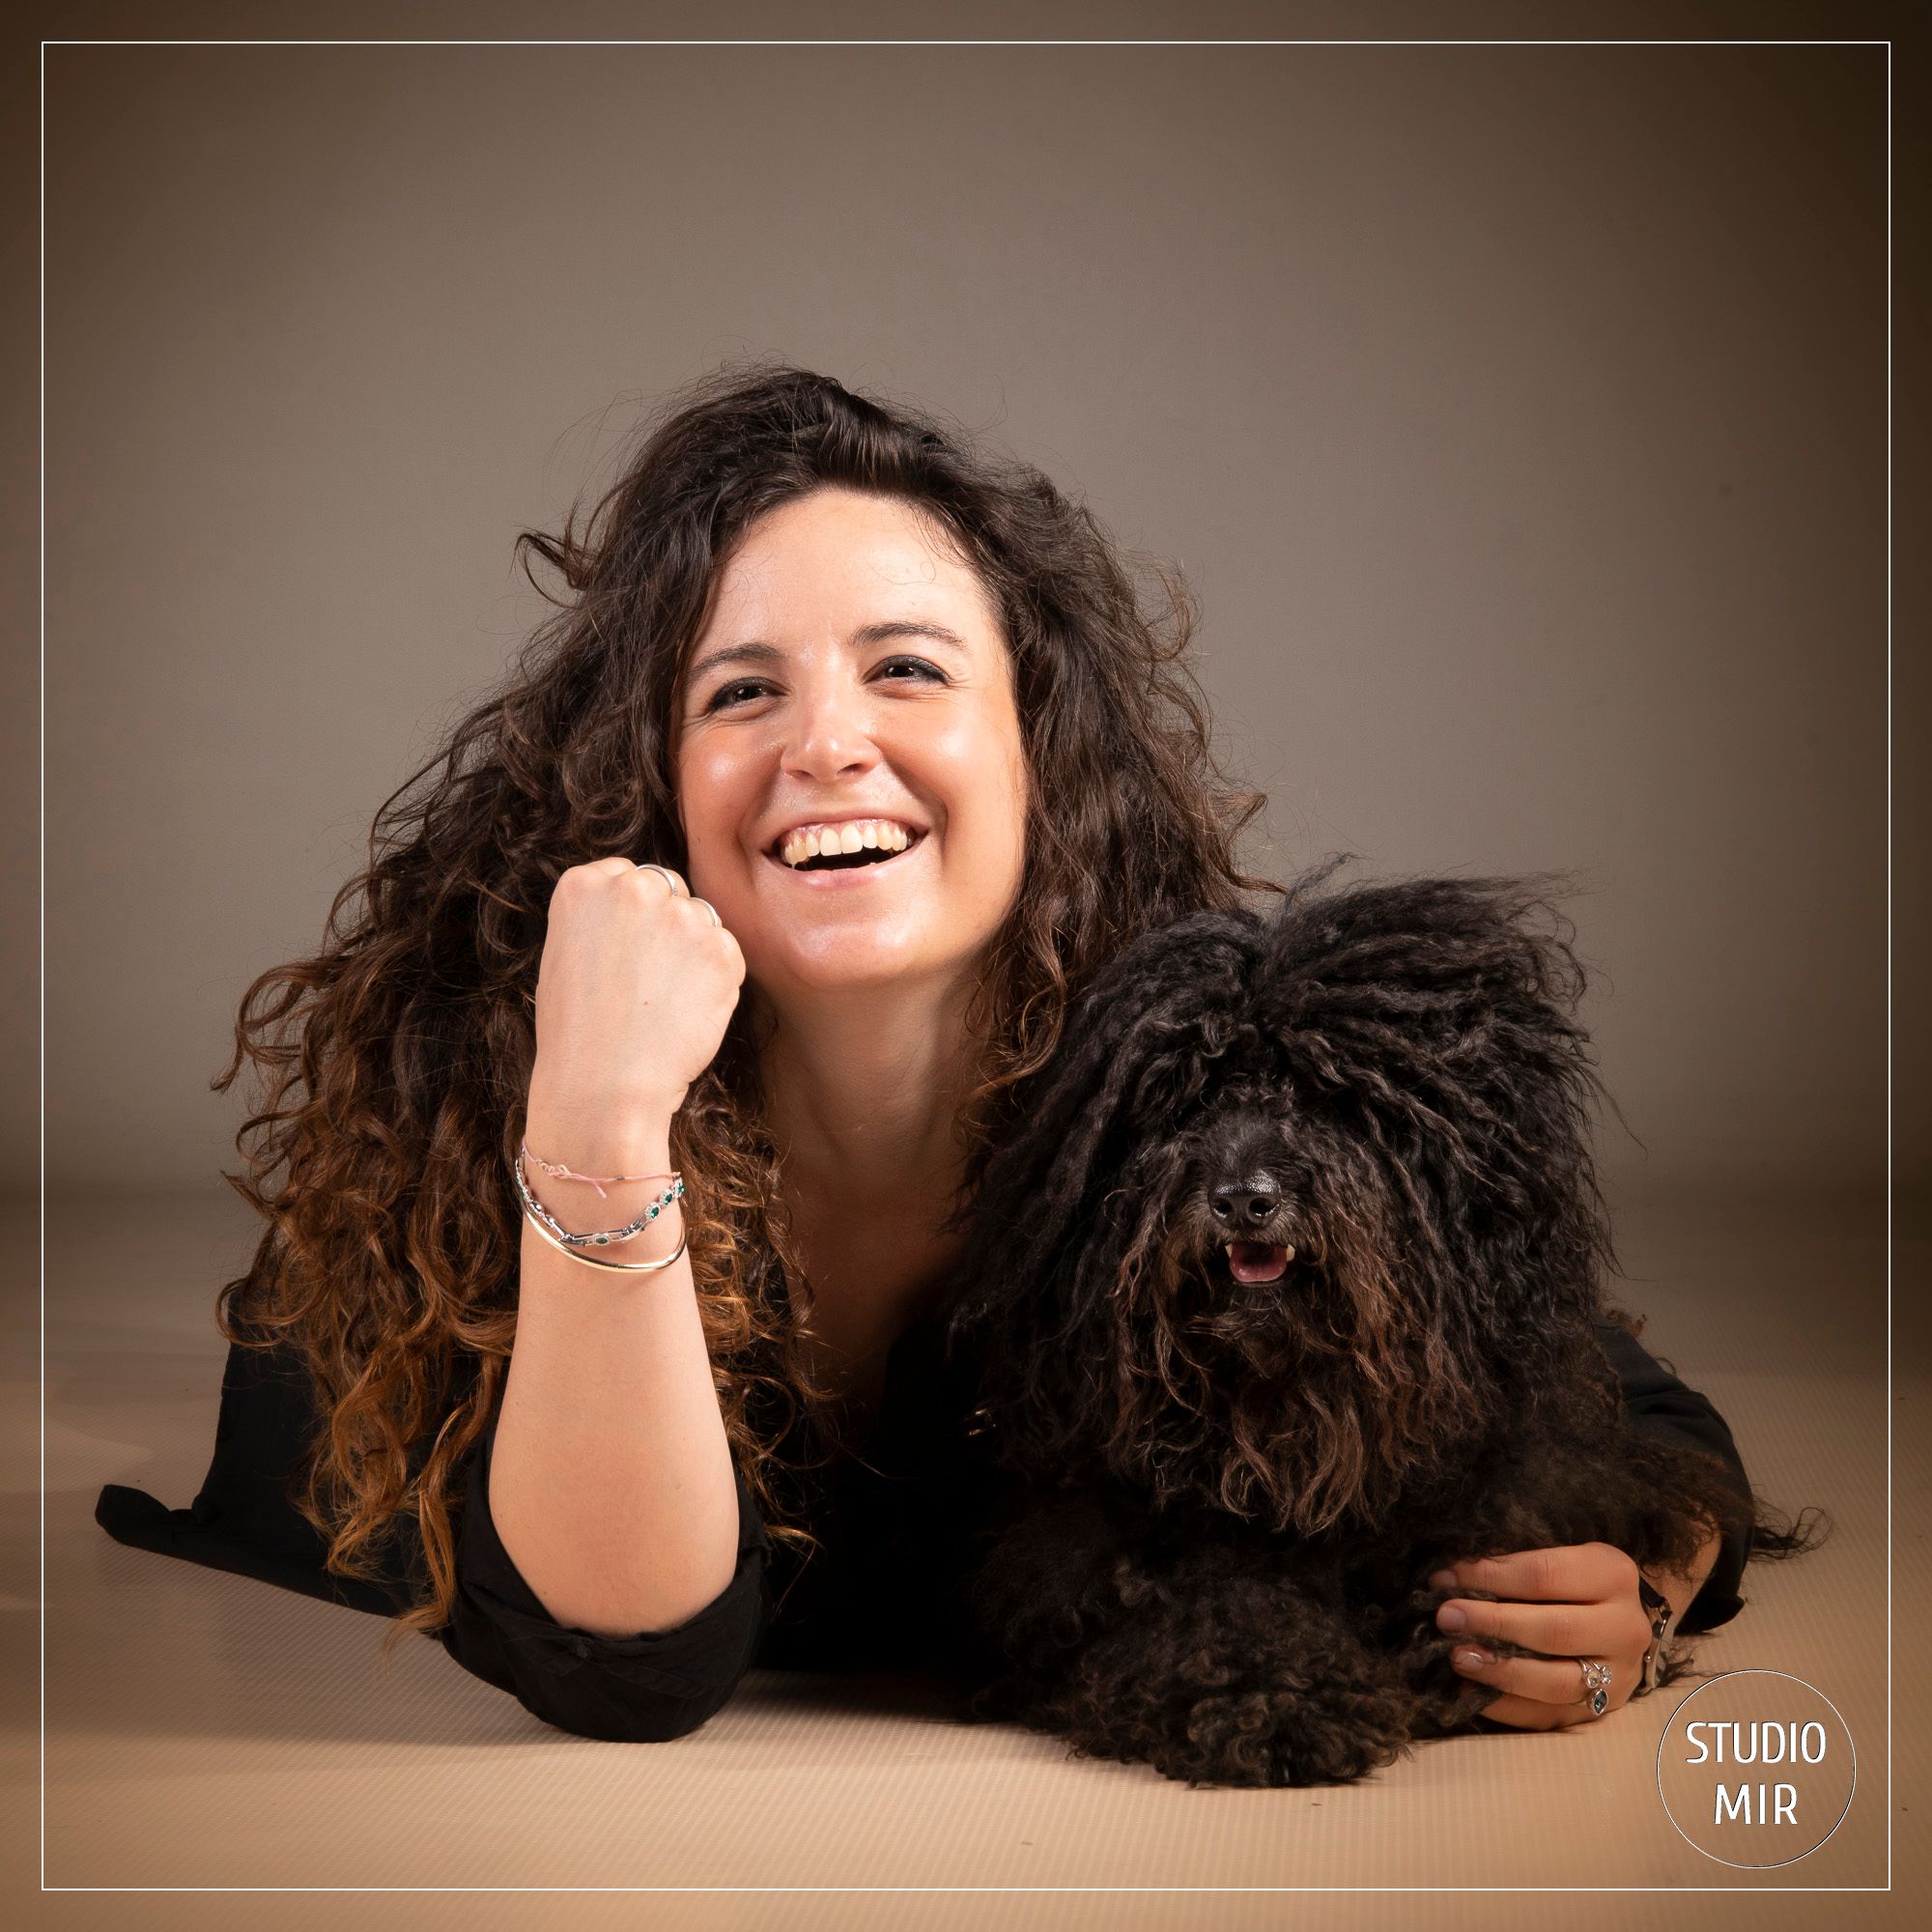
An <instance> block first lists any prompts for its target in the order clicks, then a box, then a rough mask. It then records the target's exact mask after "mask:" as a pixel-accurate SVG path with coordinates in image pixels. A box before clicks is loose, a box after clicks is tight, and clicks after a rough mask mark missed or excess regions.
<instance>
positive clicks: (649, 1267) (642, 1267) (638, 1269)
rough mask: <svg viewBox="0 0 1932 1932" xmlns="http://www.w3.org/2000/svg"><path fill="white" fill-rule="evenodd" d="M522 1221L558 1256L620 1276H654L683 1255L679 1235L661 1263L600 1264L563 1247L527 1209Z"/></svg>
mask: <svg viewBox="0 0 1932 1932" xmlns="http://www.w3.org/2000/svg"><path fill="white" fill-rule="evenodd" d="M525 1198H526V1201H527V1199H528V1197H527V1196H526V1197H525ZM524 1219H525V1220H526V1221H527V1222H528V1223H529V1224H530V1226H531V1227H532V1228H534V1229H535V1230H536V1231H537V1233H538V1234H539V1235H541V1236H543V1237H544V1239H545V1240H547V1241H548V1242H549V1243H550V1244H551V1246H552V1247H554V1249H555V1250H556V1251H557V1253H558V1254H560V1255H568V1256H569V1257H570V1259H571V1260H572V1261H574V1262H576V1263H578V1264H580V1265H581V1266H583V1267H592V1268H606V1269H609V1268H615V1269H616V1270H617V1271H618V1272H619V1273H622V1274H655V1273H656V1272H657V1270H658V1269H659V1268H668V1267H669V1266H670V1264H671V1263H672V1262H674V1261H676V1260H677V1258H678V1256H679V1255H681V1254H683V1252H684V1246H685V1236H682V1235H680V1236H678V1241H677V1246H676V1247H674V1248H673V1249H672V1250H671V1251H670V1253H669V1254H668V1255H667V1256H666V1257H665V1258H664V1260H663V1261H661V1262H600V1261H599V1260H598V1259H597V1258H596V1256H594V1255H581V1254H579V1253H578V1252H577V1250H576V1249H575V1248H567V1247H565V1246H564V1244H563V1243H562V1242H561V1241H559V1240H558V1239H557V1237H556V1236H554V1235H553V1234H552V1233H551V1231H550V1230H549V1229H548V1228H546V1227H545V1226H544V1224H543V1223H542V1222H541V1221H539V1220H538V1219H537V1217H536V1216H535V1215H534V1214H532V1213H531V1212H530V1210H529V1208H527V1207H526V1208H525V1209H524Z"/></svg>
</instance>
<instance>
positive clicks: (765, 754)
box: [676, 488, 1027, 1026]
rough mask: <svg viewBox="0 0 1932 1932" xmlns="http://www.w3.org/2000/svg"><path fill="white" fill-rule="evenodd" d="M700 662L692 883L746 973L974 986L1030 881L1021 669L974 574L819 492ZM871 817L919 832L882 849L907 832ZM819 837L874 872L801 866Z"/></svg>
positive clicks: (834, 982)
mask: <svg viewBox="0 0 1932 1932" xmlns="http://www.w3.org/2000/svg"><path fill="white" fill-rule="evenodd" d="M688 667H689V668H687V670H686V672H685V675H684V678H683V681H682V685H681V689H680V693H679V710H678V720H679V723H678V728H677V739H676V783H677V797H678V808H679V811H680V813H681V815H682V818H683V823H684V834H685V842H686V848H687V850H688V853H689V872H688V877H689V883H690V886H691V890H692V892H693V893H694V894H696V895H697V896H698V897H699V898H704V899H708V900H710V902H711V903H712V904H713V905H714V906H715V907H716V908H717V909H718V916H719V918H720V919H721V920H723V922H724V923H725V925H726V926H728V927H729V928H730V930H731V933H732V935H733V936H734V937H735V938H736V939H737V941H738V944H739V947H740V948H741V949H742V951H743V952H744V954H745V965H746V973H747V977H748V979H749V980H752V981H753V982H755V983H756V984H757V985H758V986H759V987H760V988H761V989H763V990H764V991H765V992H767V993H768V994H770V995H771V996H773V997H774V998H775V999H777V1001H778V1002H779V1003H780V1004H781V1005H782V1004H783V1002H784V1000H785V998H786V996H787V994H790V993H796V992H799V991H802V990H808V989H809V990H816V991H825V990H832V989H838V988H845V987H858V986H867V985H879V986H886V985H890V984H892V983H894V982H899V983H904V982H905V981H907V980H912V979H923V980H931V981H933V982H935V983H948V982H952V981H954V980H958V979H960V978H961V977H962V976H966V975H970V974H971V972H972V971H973V970H975V968H976V966H977V962H978V960H979V958H980V954H981V952H983V949H984V948H985V946H986V944H987V942H988V941H989V940H990V939H991V937H992V936H993V934H994V933H995V932H996V931H997V930H998V929H999V926H1000V924H1001V923H1002V922H1003V920H1004V919H1005V917H1006V914H1007V911H1008V909H1009V906H1010V905H1011V903H1012V899H1013V896H1014V894H1015V893H1016V892H1017V890H1018V887H1019V882H1020V873H1021V868H1022V865H1023V863H1024V859H1025V826H1026V785H1027V772H1026V761H1025V753H1024V750H1023V747H1022V744H1021V738H1020V727H1019V716H1018V712H1017V710H1016V709H1015V706H1014V697H1013V676H1012V667H1011V661H1010V657H1009V652H1008V649H1007V644H1006V640H1005V638H1004V636H1003V633H1002V628H1001V625H1000V621H999V618H998V616H997V614H996V613H995V611H994V609H993V607H992V604H991V601H990V600H989V598H988V597H987V594H986V591H985V589H984V587H983V585H982V584H981V583H980V579H979V577H978V576H977V574H976V573H975V572H974V571H973V570H972V569H971V568H969V567H968V566H967V565H966V564H964V563H962V562H960V561H959V560H958V559H957V558H956V557H955V556H954V555H953V554H952V553H951V552H950V551H949V550H947V549H946V548H945V547H944V542H943V538H942V537H941V536H940V535H939V534H938V533H937V532H935V531H933V530H932V529H931V528H930V527H929V526H927V525H925V524H924V523H923V520H922V518H921V517H920V515H919V513H918V512H917V511H915V510H914V509H913V508H912V507H911V506H910V505H908V504H907V503H905V502H903V501H901V500H900V499H897V498H888V497H874V496H868V495H866V494H864V493H862V492H858V491H852V490H845V489H837V488H824V489H820V490H816V491H814V492H813V493H812V494H811V495H810V496H808V497H799V498H796V499H794V500H793V501H791V502H789V503H785V504H783V505H781V507H779V508H778V509H776V510H773V511H770V512H768V513H767V514H766V515H765V516H764V517H762V518H761V519H760V520H759V521H758V522H757V523H756V524H754V525H753V527H752V528H751V530H750V531H749V532H748V533H747V535H746V537H745V539H744V541H743V542H742V543H741V544H740V546H739V548H738V550H737V551H736V553H735V554H733V555H732V557H731V559H730V561H729V562H728V563H727V564H726V566H725V570H724V573H723V575H722V577H721V580H720V582H719V585H718V594H717V597H716V599H715V601H714V605H713V610H712V614H711V616H710V618H709V620H708V621H707V623H706V625H705V628H704V630H703V632H702V633H701V635H700V636H699V637H698V639H697V640H696V644H695V645H694V646H693V648H692V650H691V652H690V655H689V659H688ZM874 821H887V822H889V824H890V825H893V826H898V827H903V828H905V829H906V830H907V831H908V832H909V833H910V834H911V835H913V837H912V842H911V843H910V844H909V845H908V846H907V848H906V849H905V850H903V851H899V852H896V853H893V854H892V855H891V856H890V857H888V856H886V854H887V851H888V850H889V849H890V847H891V845H892V844H893V843H894V842H895V838H896V835H895V834H894V833H892V832H890V831H887V832H884V834H883V838H882V842H881V844H879V845H874V844H872V843H871V842H869V840H868V839H867V836H866V832H865V830H864V829H863V828H866V827H867V826H871V825H872V824H873V822H874ZM842 826H850V827H851V828H852V832H851V834H850V835H848V834H846V833H845V832H843V831H841V830H840V828H841V827H842ZM806 830H810V831H812V832H813V833H814V834H815V835H816V842H817V844H818V846H819V849H820V851H821V853H822V852H823V851H824V850H825V849H826V845H827V835H830V837H831V838H832V839H833V840H834V841H836V842H834V843H833V844H832V849H833V850H835V851H839V852H841V853H842V850H843V848H844V847H845V846H847V845H850V844H852V843H853V842H854V838H857V840H858V842H859V845H860V849H861V851H862V852H863V853H865V854H866V856H867V858H868V859H873V863H870V864H854V863H853V862H852V861H851V860H847V861H846V862H845V867H838V868H831V869H820V868H818V867H805V868H800V867H799V866H798V865H797V864H796V863H787V858H786V850H787V847H789V851H790V855H791V859H792V861H793V862H796V860H797V859H798V858H799V856H800V854H801V852H802V851H803V850H804V849H806V848H805V847H804V845H803V841H802V837H801V836H800V835H802V833H803V832H804V831H806ZM874 854H877V857H876V859H874V858H873V855H874ZM846 867H849V869H848V868H846ZM879 1020H880V1024H881V1025H882V1026H885V1025H890V1024H891V1023H892V1013H891V1009H888V1008H884V1007H882V1008H881V1009H880V1013H879Z"/></svg>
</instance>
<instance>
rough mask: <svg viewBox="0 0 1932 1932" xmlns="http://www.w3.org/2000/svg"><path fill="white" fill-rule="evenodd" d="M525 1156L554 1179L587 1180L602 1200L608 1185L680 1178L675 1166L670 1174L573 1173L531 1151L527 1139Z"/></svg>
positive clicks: (605, 1198) (604, 1198)
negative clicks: (629, 1181) (632, 1181)
mask: <svg viewBox="0 0 1932 1932" xmlns="http://www.w3.org/2000/svg"><path fill="white" fill-rule="evenodd" d="M524 1158H525V1159H526V1160H533V1161H535V1162H536V1164H537V1165H538V1166H539V1167H540V1168H542V1169H543V1171H544V1172H545V1173H546V1174H548V1175H550V1176H551V1177H552V1178H553V1179H557V1180H582V1181H587V1182H588V1183H589V1184H590V1185H591V1186H592V1187H594V1188H596V1190H597V1194H598V1198H599V1199H600V1200H608V1199H609V1196H607V1195H606V1194H605V1192H604V1189H605V1187H606V1186H607V1185H608V1186H611V1187H614V1186H617V1185H618V1184H619V1183H620V1182H622V1181H626V1180H675V1179H677V1178H678V1176H677V1170H676V1169H675V1168H673V1169H672V1170H671V1171H670V1173H668V1174H605V1175H595V1174H573V1173H572V1172H571V1171H570V1169H569V1168H567V1167H564V1166H562V1165H561V1164H560V1163H558V1162H556V1161H549V1160H545V1159H544V1157H543V1156H542V1155H541V1154H536V1153H532V1152H531V1151H530V1144H529V1142H528V1141H527V1140H526V1141H525V1142H524Z"/></svg>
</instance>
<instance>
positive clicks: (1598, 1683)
mask: <svg viewBox="0 0 1932 1932" xmlns="http://www.w3.org/2000/svg"><path fill="white" fill-rule="evenodd" d="M1577 1668H1578V1669H1579V1670H1581V1671H1582V1673H1583V1695H1582V1696H1581V1697H1580V1698H1579V1699H1578V1700H1577V1701H1578V1702H1579V1703H1586V1704H1588V1705H1589V1707H1590V1715H1591V1717H1593V1718H1601V1717H1602V1716H1603V1715H1604V1713H1605V1711H1607V1710H1608V1709H1609V1708H1610V1666H1609V1665H1608V1664H1607V1663H1604V1662H1600V1661H1599V1660H1598V1659H1596V1658H1594V1657H1579V1658H1578V1659H1577Z"/></svg>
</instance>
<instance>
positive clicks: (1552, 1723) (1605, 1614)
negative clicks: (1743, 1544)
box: [1429, 1536, 1719, 1731]
mask: <svg viewBox="0 0 1932 1932" xmlns="http://www.w3.org/2000/svg"><path fill="white" fill-rule="evenodd" d="M1718 1549H1719V1538H1718V1537H1716V1536H1713V1537H1712V1538H1711V1539H1710V1540H1709V1541H1708V1542H1707V1543H1706V1544H1705V1546H1704V1548H1703V1549H1702V1550H1701V1551H1700V1552H1699V1554H1698V1558H1697V1561H1696V1562H1695V1563H1694V1564H1693V1565H1692V1566H1691V1569H1690V1572H1689V1573H1687V1574H1686V1575H1684V1576H1681V1577H1673V1576H1669V1575H1659V1576H1656V1577H1653V1578H1652V1580H1653V1581H1654V1582H1655V1583H1656V1585H1657V1587H1658V1588H1659V1589H1660V1590H1661V1591H1662V1593H1663V1594H1664V1596H1665V1597H1666V1598H1668V1599H1669V1602H1670V1607H1671V1609H1672V1610H1673V1611H1674V1612H1676V1613H1677V1614H1678V1615H1682V1613H1683V1611H1684V1608H1685V1606H1686V1605H1688V1604H1689V1603H1690V1600H1691V1598H1692V1597H1694V1596H1695V1595H1696V1594H1697V1592H1698V1590H1699V1589H1700V1588H1701V1587H1702V1585H1703V1581H1704V1578H1705V1577H1708V1576H1709V1575H1710V1574H1711V1567H1712V1565H1713V1564H1714V1563H1715V1562H1716V1561H1717V1557H1718ZM1429 1580H1430V1583H1431V1584H1432V1585H1433V1586H1434V1587H1435V1588H1436V1589H1438V1590H1450V1591H1455V1590H1481V1591H1483V1592H1485V1593H1486V1596H1488V1597H1493V1598H1495V1599H1496V1600H1497V1601H1495V1602H1494V1603H1490V1602H1487V1601H1485V1600H1484V1599H1482V1598H1469V1597H1458V1596H1451V1597H1450V1598H1449V1600H1448V1601H1447V1602H1446V1603H1444V1604H1443V1605H1441V1606H1440V1607H1439V1608H1438V1609H1437V1610H1436V1612H1435V1626H1436V1628H1437V1629H1438V1630H1440V1631H1441V1632H1442V1633H1443V1634H1445V1635H1449V1636H1454V1637H1458V1638H1462V1639H1464V1641H1462V1642H1459V1643H1458V1644H1457V1646H1456V1648H1455V1650H1454V1652H1453V1653H1452V1658H1451V1661H1452V1662H1454V1664H1455V1666H1456V1668H1457V1670H1458V1671H1460V1672H1461V1673H1462V1675H1463V1676H1464V1677H1467V1678H1469V1679H1470V1680H1471V1681H1472V1682H1474V1683H1478V1684H1492V1685H1494V1686H1495V1688H1496V1689H1497V1690H1499V1691H1501V1693H1502V1694H1501V1695H1500V1696H1498V1697H1496V1698H1495V1699H1494V1700H1493V1701H1492V1702H1491V1703H1490V1704H1488V1705H1486V1706H1485V1707H1484V1710H1483V1714H1482V1715H1483V1716H1484V1717H1486V1718H1492V1719H1494V1720H1495V1721H1496V1722H1497V1723H1499V1724H1509V1725H1512V1726H1514V1727H1515V1728H1517V1729H1520V1730H1529V1731H1553V1730H1561V1729H1563V1728H1565V1727H1566V1726H1568V1725H1571V1724H1581V1723H1588V1722H1592V1721H1594V1719H1593V1717H1592V1714H1591V1710H1590V1701H1589V1692H1588V1690H1587V1689H1586V1686H1585V1681H1584V1675H1583V1669H1582V1664H1581V1662H1579V1660H1581V1659H1587V1660H1589V1661H1591V1662H1603V1663H1606V1664H1608V1665H1609V1667H1610V1678H1609V1683H1608V1685H1607V1686H1606V1687H1605V1688H1606V1689H1607V1690H1608V1692H1609V1703H1608V1706H1607V1707H1606V1713H1605V1715H1607V1711H1613V1710H1616V1709H1618V1708H1619V1707H1621V1706H1622V1705H1624V1704H1627V1703H1628V1702H1629V1701H1630V1699H1631V1697H1632V1695H1633V1693H1634V1691H1635V1690H1636V1689H1637V1686H1638V1684H1639V1682H1640V1681H1641V1678H1642V1672H1643V1654H1644V1652H1645V1650H1646V1649H1648V1648H1649V1645H1650V1620H1649V1618H1648V1617H1646V1616H1645V1614H1644V1610H1643V1604H1642V1601H1641V1599H1640V1598H1639V1597H1638V1595H1637V1569H1636V1565H1635V1563H1634V1562H1633V1561H1632V1560H1631V1558H1630V1557H1629V1556H1628V1555H1626V1554H1625V1553H1624V1551H1623V1550H1621V1549H1617V1548H1613V1547H1612V1546H1611V1545H1609V1544H1607V1543H1579V1544H1574V1545H1569V1546H1565V1547H1560V1548H1550V1549H1525V1550H1520V1551H1518V1552H1517V1553H1515V1554H1514V1555H1509V1556H1489V1557H1480V1558H1476V1559H1473V1560H1471V1561H1468V1562H1462V1563H1455V1564H1451V1565H1450V1566H1449V1567H1448V1568H1447V1569H1443V1570H1438V1571H1436V1572H1435V1575H1434V1576H1432V1577H1430V1579H1429ZM1496 1639H1500V1640H1502V1641H1503V1642H1504V1643H1507V1644H1513V1645H1516V1646H1518V1647H1520V1649H1523V1650H1533V1651H1537V1652H1540V1653H1541V1655H1540V1656H1536V1657H1516V1656H1511V1655H1507V1654H1504V1653H1500V1652H1498V1650H1497V1649H1496V1647H1495V1641H1494V1640H1496Z"/></svg>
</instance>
